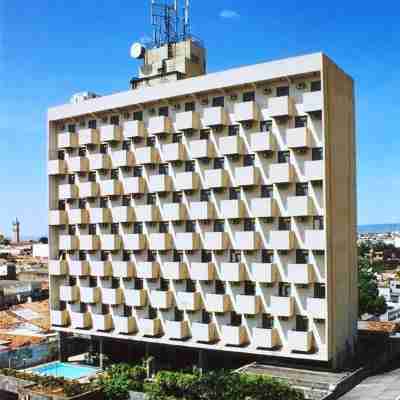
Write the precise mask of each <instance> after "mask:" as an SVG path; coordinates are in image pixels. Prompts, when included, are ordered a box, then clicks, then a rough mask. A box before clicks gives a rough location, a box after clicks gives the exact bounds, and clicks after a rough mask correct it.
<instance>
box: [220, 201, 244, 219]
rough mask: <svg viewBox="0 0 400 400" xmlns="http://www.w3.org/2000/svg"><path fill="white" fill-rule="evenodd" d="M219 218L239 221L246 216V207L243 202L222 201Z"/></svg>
mask: <svg viewBox="0 0 400 400" xmlns="http://www.w3.org/2000/svg"><path fill="white" fill-rule="evenodd" d="M221 216H222V218H228V219H240V218H244V217H245V216H246V207H245V204H244V201H243V200H222V201H221Z"/></svg>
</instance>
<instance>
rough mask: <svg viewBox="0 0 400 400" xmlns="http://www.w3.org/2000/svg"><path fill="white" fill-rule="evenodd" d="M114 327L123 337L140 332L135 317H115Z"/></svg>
mask: <svg viewBox="0 0 400 400" xmlns="http://www.w3.org/2000/svg"><path fill="white" fill-rule="evenodd" d="M114 327H115V331H116V332H117V333H121V334H123V335H129V334H130V333H136V332H137V330H138V328H137V325H136V320H135V318H134V317H124V316H119V315H115V316H114Z"/></svg>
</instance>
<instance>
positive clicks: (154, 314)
mask: <svg viewBox="0 0 400 400" xmlns="http://www.w3.org/2000/svg"><path fill="white" fill-rule="evenodd" d="M156 318H157V310H156V309H155V308H153V307H149V319H156Z"/></svg>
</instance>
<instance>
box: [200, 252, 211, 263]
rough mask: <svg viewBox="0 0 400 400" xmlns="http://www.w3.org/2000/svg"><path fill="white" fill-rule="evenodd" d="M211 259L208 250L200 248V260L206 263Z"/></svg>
mask: <svg viewBox="0 0 400 400" xmlns="http://www.w3.org/2000/svg"><path fill="white" fill-rule="evenodd" d="M211 260H212V254H211V251H209V250H201V262H202V263H208V262H211Z"/></svg>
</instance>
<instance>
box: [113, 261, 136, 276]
mask: <svg viewBox="0 0 400 400" xmlns="http://www.w3.org/2000/svg"><path fill="white" fill-rule="evenodd" d="M112 269H113V276H114V277H116V278H124V279H126V278H133V277H134V276H135V268H134V265H133V263H131V262H129V261H113V262H112Z"/></svg>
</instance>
